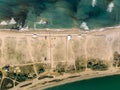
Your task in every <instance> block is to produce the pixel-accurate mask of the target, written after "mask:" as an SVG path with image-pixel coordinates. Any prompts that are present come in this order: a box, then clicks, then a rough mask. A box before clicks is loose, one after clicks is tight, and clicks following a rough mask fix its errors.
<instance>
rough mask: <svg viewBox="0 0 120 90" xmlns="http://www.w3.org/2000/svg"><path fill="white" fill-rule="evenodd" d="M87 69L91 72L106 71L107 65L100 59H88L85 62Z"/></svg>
mask: <svg viewBox="0 0 120 90" xmlns="http://www.w3.org/2000/svg"><path fill="white" fill-rule="evenodd" d="M87 68H90V69H92V70H101V71H102V70H107V69H108V64H107V63H106V62H105V61H103V60H100V59H90V60H88V62H87Z"/></svg>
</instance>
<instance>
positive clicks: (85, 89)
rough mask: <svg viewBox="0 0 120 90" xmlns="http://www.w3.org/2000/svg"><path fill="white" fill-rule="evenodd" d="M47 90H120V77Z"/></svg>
mask: <svg viewBox="0 0 120 90" xmlns="http://www.w3.org/2000/svg"><path fill="white" fill-rule="evenodd" d="M46 90H120V75H115V76H108V77H101V78H95V79H89V80H83V81H77V82H73V83H69V84H65V85H61V86H57V87H53V88H49V89H46Z"/></svg>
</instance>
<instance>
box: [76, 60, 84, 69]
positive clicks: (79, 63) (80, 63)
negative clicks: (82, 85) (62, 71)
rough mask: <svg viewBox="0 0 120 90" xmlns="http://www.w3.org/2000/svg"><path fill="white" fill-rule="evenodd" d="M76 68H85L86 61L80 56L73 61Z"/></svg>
mask: <svg viewBox="0 0 120 90" xmlns="http://www.w3.org/2000/svg"><path fill="white" fill-rule="evenodd" d="M75 66H76V70H78V71H84V70H85V69H86V61H85V60H84V59H81V58H77V59H76V61H75Z"/></svg>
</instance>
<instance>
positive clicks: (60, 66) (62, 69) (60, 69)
mask: <svg viewBox="0 0 120 90" xmlns="http://www.w3.org/2000/svg"><path fill="white" fill-rule="evenodd" d="M56 71H57V72H58V73H60V74H62V73H63V72H65V65H64V64H63V63H58V65H57V66H56Z"/></svg>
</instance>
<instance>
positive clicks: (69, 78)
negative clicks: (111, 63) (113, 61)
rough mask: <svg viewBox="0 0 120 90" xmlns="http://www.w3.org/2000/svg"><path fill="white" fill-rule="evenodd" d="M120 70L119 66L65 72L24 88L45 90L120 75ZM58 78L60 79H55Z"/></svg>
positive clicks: (27, 89)
mask: <svg viewBox="0 0 120 90" xmlns="http://www.w3.org/2000/svg"><path fill="white" fill-rule="evenodd" d="M119 74H120V70H119V69H118V68H114V69H109V70H107V71H85V72H81V73H75V74H72V75H71V74H65V75H63V76H59V77H57V78H53V79H46V80H43V81H40V82H37V83H36V84H34V85H30V86H28V87H27V88H26V87H25V89H24V90H44V89H47V88H51V87H55V86H59V85H63V84H67V83H72V82H76V81H82V80H87V79H92V78H98V77H105V76H112V75H119ZM55 80H58V81H55Z"/></svg>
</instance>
